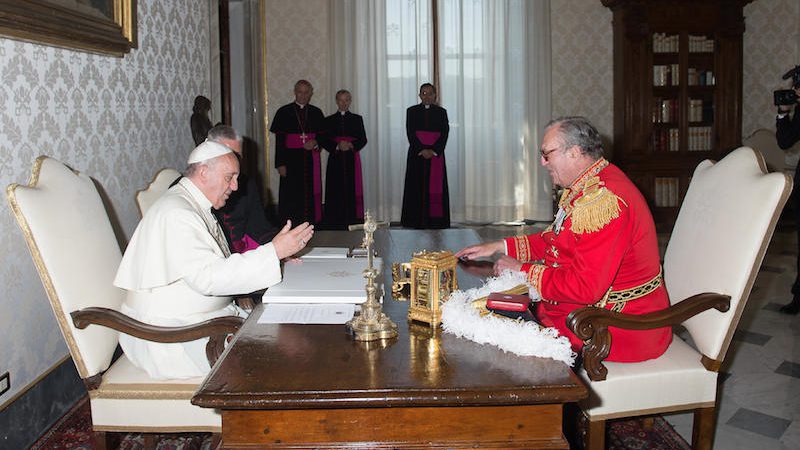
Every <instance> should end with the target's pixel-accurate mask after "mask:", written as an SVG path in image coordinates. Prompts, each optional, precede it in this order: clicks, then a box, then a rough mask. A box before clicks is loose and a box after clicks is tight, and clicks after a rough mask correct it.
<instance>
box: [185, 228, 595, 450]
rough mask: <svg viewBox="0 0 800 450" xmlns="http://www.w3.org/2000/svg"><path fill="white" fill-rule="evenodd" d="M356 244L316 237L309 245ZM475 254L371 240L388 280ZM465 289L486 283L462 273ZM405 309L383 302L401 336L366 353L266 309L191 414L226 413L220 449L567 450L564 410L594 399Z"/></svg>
mask: <svg viewBox="0 0 800 450" xmlns="http://www.w3.org/2000/svg"><path fill="white" fill-rule="evenodd" d="M360 238H361V234H360V233H355V232H338V233H337V232H327V233H323V232H319V233H317V235H316V236H315V237H314V245H315V246H324V245H331V244H332V243H333V242H337V243H339V244H340V245H342V244H343V243H349V244H351V245H352V244H355V243H358V242H359V241H360ZM476 242H478V237H477V235H476V234H475V232H474V231H472V230H465V229H451V230H442V231H411V230H391V231H378V232H377V233H376V244H377V249H378V252H379V254H380V255H381V256H382V257H383V258H384V261H385V263H386V267H387V270H386V271H385V272H387V273H388V277H390V276H391V271H390V270H388V268H389V267H390V263H391V262H392V261H410V260H411V252H412V251H416V250H421V249H429V250H439V249H449V250H453V251H455V250H457V249H459V248H461V247H463V246H464V245H468V244H471V243H476ZM458 281H459V285H460V287H461V288H468V287H472V286H476V285H478V283H480V279H479V278H477V277H475V276H472V275H470V274H467V273H465V272H463V271H461V270H460V269H459V273H458ZM390 286H391V281H389V282H388V283H387V284H386V292H387V293H388V295H391V289H390ZM407 308H408V303H407V302H399V301H395V300H393V299H390V298H387V299H385V300H384V311H385V312H386V313H387V314H388V315H389V316H390V317H391V318H392V320H394V322H395V323H396V324H397V325H398V328H399V336H398V337H397V338H395V339H392V340H390V341H383V342H381V341H376V342H369V343H360V342H356V341H354V340H353V339H352V338H351V337H350V336H349V335H348V333H347V332H346V330H345V327H344V326H343V325H259V324H258V323H256V319H257V317H258V316H259V315H260V313H261V311H262V309H263V306H262V305H259V306H258V307H257V308H256V310H255V311H254V312H253V314H251V316H250V319H248V320H247V322H246V323H245V325H244V326H243V327H242V329H241V330H240V332H239V333H238V334H237V335H236V338H235V339H234V341H233V342H232V344H230V345H229V346H228V349H227V350H226V351H225V353H224V354H223V355H222V357H221V359H220V362H219V363H218V364H217V365H215V366H214V368H213V369H212V371H211V373H210V374H209V376H208V378H207V379H206V381H205V382H204V383H203V384H202V385H201V386H200V389H199V390H198V391H197V393H196V394H195V396H194V398H193V399H192V403H194V404H196V405H199V406H203V407H208V408H219V409H220V410H221V411H222V448H224V449H246V448H247V449H252V448H471V447H480V448H547V449H556V448H558V449H567V448H568V445H567V442H566V440H565V439H564V436H563V434H562V430H561V423H562V407H563V404H564V403H568V402H574V401H577V400H579V399H581V398H584V397H586V395H587V390H586V387H585V386H584V385H583V384H582V382H581V381H580V380H579V379H578V377H577V376H576V375H575V374H574V373H573V372H572V370H571V369H570V368H569V367H568V366H566V365H565V364H564V363H561V362H558V361H554V360H551V359H547V358H534V357H520V356H516V355H513V354H510V353H505V352H503V351H502V350H500V349H498V348H497V347H494V346H490V345H480V344H477V343H474V342H471V341H468V340H465V339H461V338H456V337H454V336H452V335H449V334H443V333H441V331H435V332H434V331H432V330H431V329H430V328H429V327H427V326H424V325H417V324H411V325H409V324H408V323H407V321H406V311H407Z"/></svg>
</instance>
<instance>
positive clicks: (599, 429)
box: [583, 420, 606, 450]
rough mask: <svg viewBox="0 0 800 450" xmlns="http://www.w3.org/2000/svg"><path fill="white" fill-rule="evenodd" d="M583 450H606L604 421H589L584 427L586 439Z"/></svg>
mask: <svg viewBox="0 0 800 450" xmlns="http://www.w3.org/2000/svg"><path fill="white" fill-rule="evenodd" d="M583 446H584V449H585V450H605V448H606V421H605V420H595V421H591V420H590V421H589V424H588V426H587V427H586V438H585V441H584V443H583Z"/></svg>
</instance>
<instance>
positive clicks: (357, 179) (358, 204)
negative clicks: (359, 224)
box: [333, 136, 364, 219]
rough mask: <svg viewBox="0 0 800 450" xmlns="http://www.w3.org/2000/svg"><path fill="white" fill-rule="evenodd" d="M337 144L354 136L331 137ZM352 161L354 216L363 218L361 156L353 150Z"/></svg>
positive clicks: (352, 138) (349, 140) (352, 139)
mask: <svg viewBox="0 0 800 450" xmlns="http://www.w3.org/2000/svg"><path fill="white" fill-rule="evenodd" d="M333 140H334V142H336V143H337V144H338V143H339V142H342V141H345V142H350V143H352V142H353V141H355V140H356V138H354V137H351V136H336V137H335V138H333ZM353 163H354V165H355V174H354V177H355V185H356V217H357V218H359V219H363V218H364V184H363V181H362V179H361V156H360V155H359V153H358V152H356V151H353Z"/></svg>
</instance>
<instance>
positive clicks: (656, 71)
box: [653, 64, 681, 86]
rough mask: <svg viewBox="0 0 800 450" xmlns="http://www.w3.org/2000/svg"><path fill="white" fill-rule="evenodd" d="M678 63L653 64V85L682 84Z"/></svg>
mask: <svg viewBox="0 0 800 450" xmlns="http://www.w3.org/2000/svg"><path fill="white" fill-rule="evenodd" d="M679 70H680V68H679V66H678V64H669V65H666V64H656V65H654V66H653V86H677V85H679V84H680V79H681V77H680V72H679Z"/></svg>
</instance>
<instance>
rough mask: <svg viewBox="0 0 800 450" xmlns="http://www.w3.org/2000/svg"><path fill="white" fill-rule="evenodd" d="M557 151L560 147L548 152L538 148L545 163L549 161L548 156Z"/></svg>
mask: <svg viewBox="0 0 800 450" xmlns="http://www.w3.org/2000/svg"><path fill="white" fill-rule="evenodd" d="M557 150H561V147H556V148H553V149H550V150H545V149H543V148H540V149H539V154H540V155H542V159H544V160H545V162H547V161H550V154H551V153H553V152H555V151H557Z"/></svg>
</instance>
